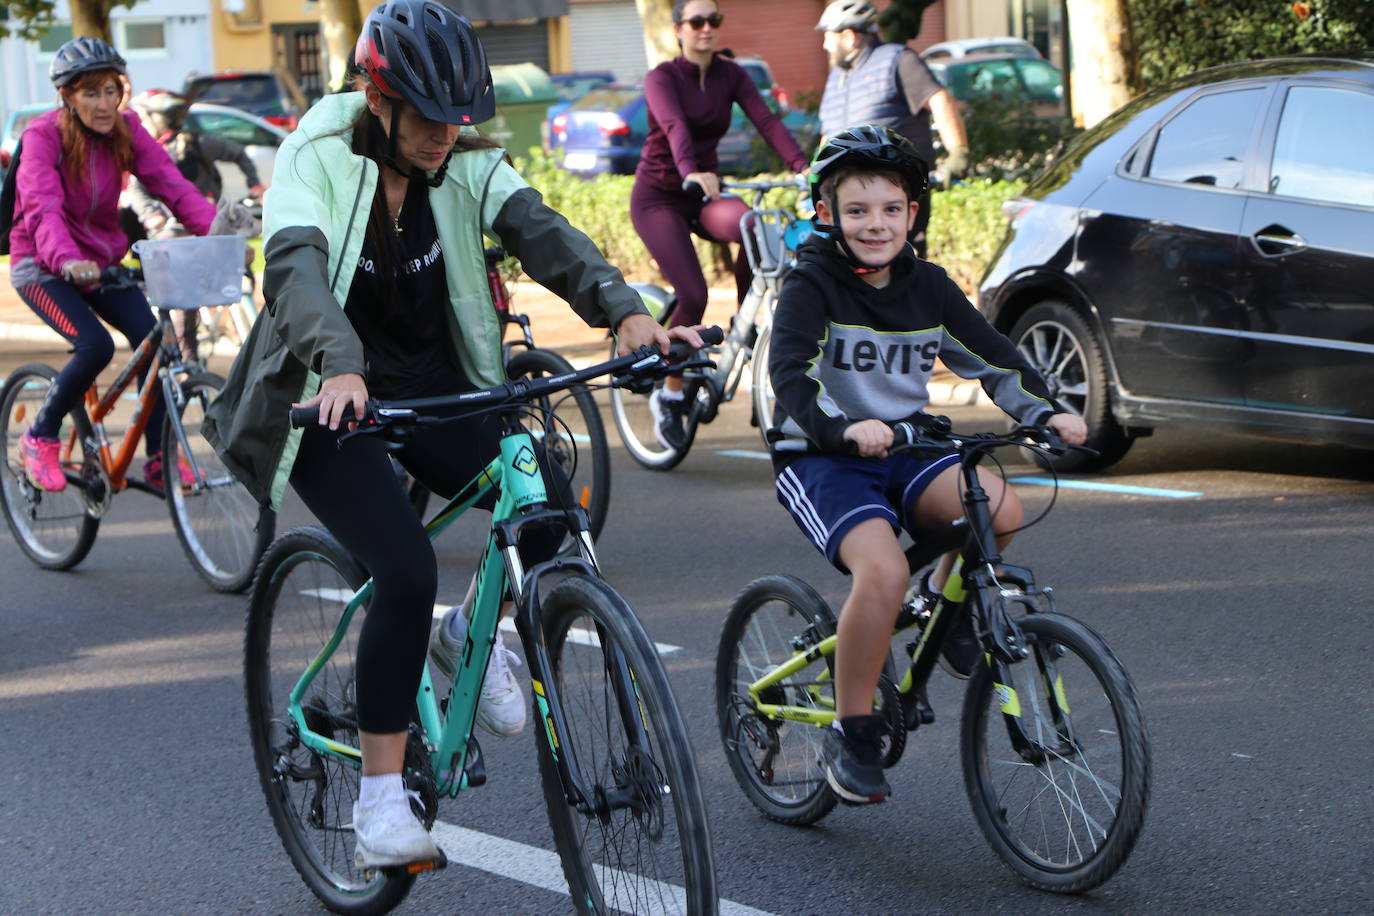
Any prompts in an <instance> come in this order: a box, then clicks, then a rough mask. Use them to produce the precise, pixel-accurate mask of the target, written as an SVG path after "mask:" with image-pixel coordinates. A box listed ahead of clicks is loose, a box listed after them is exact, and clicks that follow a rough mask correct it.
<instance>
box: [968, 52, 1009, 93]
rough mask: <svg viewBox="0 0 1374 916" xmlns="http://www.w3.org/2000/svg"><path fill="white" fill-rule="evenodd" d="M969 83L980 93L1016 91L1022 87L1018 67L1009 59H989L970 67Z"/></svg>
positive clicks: (971, 87)
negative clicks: (1018, 77) (1018, 79)
mask: <svg viewBox="0 0 1374 916" xmlns="http://www.w3.org/2000/svg"><path fill="white" fill-rule="evenodd" d="M968 85H969V88H970V89H972V90H973V91H974V92H976V93H978V94H979V95H988V94H991V93H999V92H1000V93H1007V92H1012V93H1014V92H1017V91H1018V90H1019V89H1020V83H1019V82H1017V79H1016V68H1015V67H1013V66H1012V63H1011V61H1009V60H994V61H988V62H987V63H985V64H979V65H978V66H976V67H973V68H970V70H969V76H968Z"/></svg>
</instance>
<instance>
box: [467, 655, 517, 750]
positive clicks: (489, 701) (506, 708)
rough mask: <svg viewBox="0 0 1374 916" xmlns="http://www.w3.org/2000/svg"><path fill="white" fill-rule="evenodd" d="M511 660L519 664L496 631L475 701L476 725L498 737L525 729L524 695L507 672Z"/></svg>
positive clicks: (515, 656)
mask: <svg viewBox="0 0 1374 916" xmlns="http://www.w3.org/2000/svg"><path fill="white" fill-rule="evenodd" d="M511 662H514V663H515V664H517V665H519V664H522V663H521V661H520V656H518V655H516V654H515V653H514V652H512V651H511V650H510V649H507V648H506V644H505V642H504V641H503V638H502V636H501V631H500V630H497V631H496V645H494V646H492V647H491V661H490V663H488V665H487V676H486V678H484V679H483V681H482V700H481V702H479V703H478V704H477V724H478V725H480V726H482V727H483V728H485V729H486V730H487V731H489V732H491V733H492V734H493V735H496V736H497V737H498V738H509V737H511V736H512V735H518V734H520V733H521V732H522V731H524V730H525V695H524V694H523V693H522V692H521V691H520V685H519V684H517V683H516V682H515V675H514V674H511V670H510V665H511Z"/></svg>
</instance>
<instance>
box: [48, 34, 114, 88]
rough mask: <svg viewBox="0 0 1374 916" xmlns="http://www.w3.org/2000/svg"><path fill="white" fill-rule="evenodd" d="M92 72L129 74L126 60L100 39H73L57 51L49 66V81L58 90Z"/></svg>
mask: <svg viewBox="0 0 1374 916" xmlns="http://www.w3.org/2000/svg"><path fill="white" fill-rule="evenodd" d="M92 70H113V71H115V72H116V73H119V74H121V75H123V74H126V73H127V72H128V68H127V67H126V65H125V63H124V58H122V57H120V56H119V52H118V51H116V50H115V49H114V48H113V47H111V46H110V44H109V42H106V41H102V40H101V39H99V38H73V39H72V40H71V41H69V42H67V43H66V44H64V45H63V46H62V47H60V48H58V49H57V53H56V54H54V55H53V57H52V63H51V64H49V65H48V79H50V80H52V84H53V85H54V86H56V87H57V88H58V89H61V88H62V87H63V86H66V85H67V84H68V83H70V82H71V81H72V80H74V79H76V78H77V77H78V76H80V75H81V74H83V73H90V72H91V71H92Z"/></svg>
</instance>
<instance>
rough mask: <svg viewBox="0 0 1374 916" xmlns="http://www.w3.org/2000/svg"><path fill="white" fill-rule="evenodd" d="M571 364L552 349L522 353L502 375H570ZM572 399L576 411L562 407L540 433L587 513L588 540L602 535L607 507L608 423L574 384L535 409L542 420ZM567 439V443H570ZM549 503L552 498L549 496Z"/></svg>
mask: <svg viewBox="0 0 1374 916" xmlns="http://www.w3.org/2000/svg"><path fill="white" fill-rule="evenodd" d="M572 371H573V367H572V364H571V363H569V362H568V361H567V360H566V359H564V358H563V357H562V356H560V355H559V354H558V353H555V352H554V351H552V350H540V349H537V348H535V349H525V350H521V351H520V352H518V353H516V354H514V355H513V356H511V358H510V360H509V361H508V362H507V363H506V375H507V376H508V377H510V378H512V379H517V378H542V377H545V376H553V375H564V374H566V373H569V372H572ZM565 394H566V395H571V396H572V402H573V404H574V405H575V406H576V407H577V410H576V412H574V411H569V410H566V409H564V410H563V411H562V413H561V414H559V419H561V420H562V421H563V423H564V424H566V426H564V425H562V424H560V423H558V422H554V423H551V424H547V423H546V424H541V426H540V429H539V430H538V433H539V434H540V441H541V442H543V444H544V450H545V452H546V454H547V455H548V456H549V457H550V458H551V459H553V460H554V461H555V462H557V463H558V465H559V466H560V467H562V468H563V471H564V473H566V474H567V475H568V479H569V482H570V483H571V484H572V493H573V498H574V499H576V500H578V502H580V503H581V504H582V507H583V508H584V509H586V510H587V526H588V528H589V529H590V530H591V534H592V539H593V540H595V539H596V538H598V537H600V536H601V529H602V528H603V527H604V526H605V524H606V513H607V511H608V510H609V508H610V504H611V447H610V444H609V443H608V442H607V441H606V425H605V423H603V422H602V420H601V410H600V408H598V407H597V406H596V398H595V397H593V396H592V392H591V389H590V388H588V387H587V386H586V385H577V386H575V387H573V388H569V389H568V390H567V391H566V392H559V393H557V394H556V395H553V396H552V397H547V398H540V399H539V401H538V402H537V404H536V406H537V407H540V408H542V410H541V411H538V413H539V415H540V419H541V420H547V419H548V416H549V412H550V410H551V408H552V407H553V406H554V405H555V404H558V403H566V402H564V401H563V398H564V396H565ZM569 436H571V437H572V438H571V440H569V438H568V437H569ZM550 498H551V499H552V498H553V497H552V494H550Z"/></svg>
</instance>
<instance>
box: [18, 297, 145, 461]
mask: <svg viewBox="0 0 1374 916" xmlns="http://www.w3.org/2000/svg"><path fill="white" fill-rule="evenodd" d="M18 293H19V298H21V299H23V300H24V303H25V304H26V305H27V306H28V307H29V308H31V309H33V310H34V312H35V313H36V314H37V315H38V317H39V318H42V319H43V320H44V321H45V322H46V323H47V325H48V327H50V328H52V329H53V330H54V331H56V332H57V333H59V334H61V335H62V336H63V337H64V338H65V339H66V340H67V341H68V342H69V343H71V344H72V346H74V347H75V348H76V350H75V352H74V353H73V355H72V358H71V359H69V360H67V365H65V366H63V367H62V371H61V372H60V373H58V375H57V383H56V384H55V385H53V386H52V389H51V390H50V391H49V392H48V397H47V399H46V400H45V401H44V402H43V406H42V407H41V408H39V410H38V415H37V416H35V417H34V421H33V434H34V435H35V436H47V437H49V438H51V437H53V436H56V435H57V433H58V431H59V430H60V429H61V427H62V418H63V417H65V416H66V415H67V414H68V413H70V412H71V410H72V408H74V407H76V405H77V404H79V403H81V398H82V397H83V396H84V395H85V393H86V389H87V388H89V387H91V382H94V381H95V379H96V376H98V375H100V373H101V370H103V369H104V368H105V367H106V366H108V365H109V364H110V360H111V359H113V358H114V350H115V345H114V338H112V337H111V336H110V332H109V331H107V330H105V326H104V325H103V324H101V323H100V319H101V318H103V319H105V320H106V321H107V322H109V323H110V324H111V325H112V326H114V328H115V329H116V330H118V331H119V332H120V333H121V334H123V335H124V337H125V338H126V339H127V340H128V341H129V346H130V347H134V348H137V347H138V345H139V344H140V343H142V342H143V338H145V337H147V336H148V332H149V331H151V330H152V329H153V325H155V324H156V323H157V319H155V318H154V317H153V312H152V309H150V308H149V307H148V300H147V299H146V298H144V296H143V293H142V291H140V290H138V289H134V288H129V287H110V288H105V287H102V288H100V289H96V290H91V291H89V292H87V291H83V290H80V289H77V288H76V287H75V286H72V285H71V284H70V283H68V282H67V281H65V280H58V279H56V278H53V279H50V280H45V281H43V282H42V283H27V284H25V285H24V286H21V287H19V288H18ZM96 316H99V317H96ZM151 365H152V364H151V363H149V365H148V366H144V367H143V371H142V372H141V373H139V376H138V383H139V385H140V387H141V386H142V384H143V380H144V379H145V378H146V377H147V375H148V369H149V367H150V366H151ZM165 412H166V408H165V407H164V406H163V403H162V393H161V391H159V392H158V394H157V398H156V399H155V400H154V401H153V410H152V413H151V414H149V416H148V429H147V432H146V433H145V434H144V437H143V441H144V443H145V444H146V447H147V451H148V454H149V455H154V454H156V453H157V452H158V451H159V450H161V448H162V417H163V414H164V413H165Z"/></svg>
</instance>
